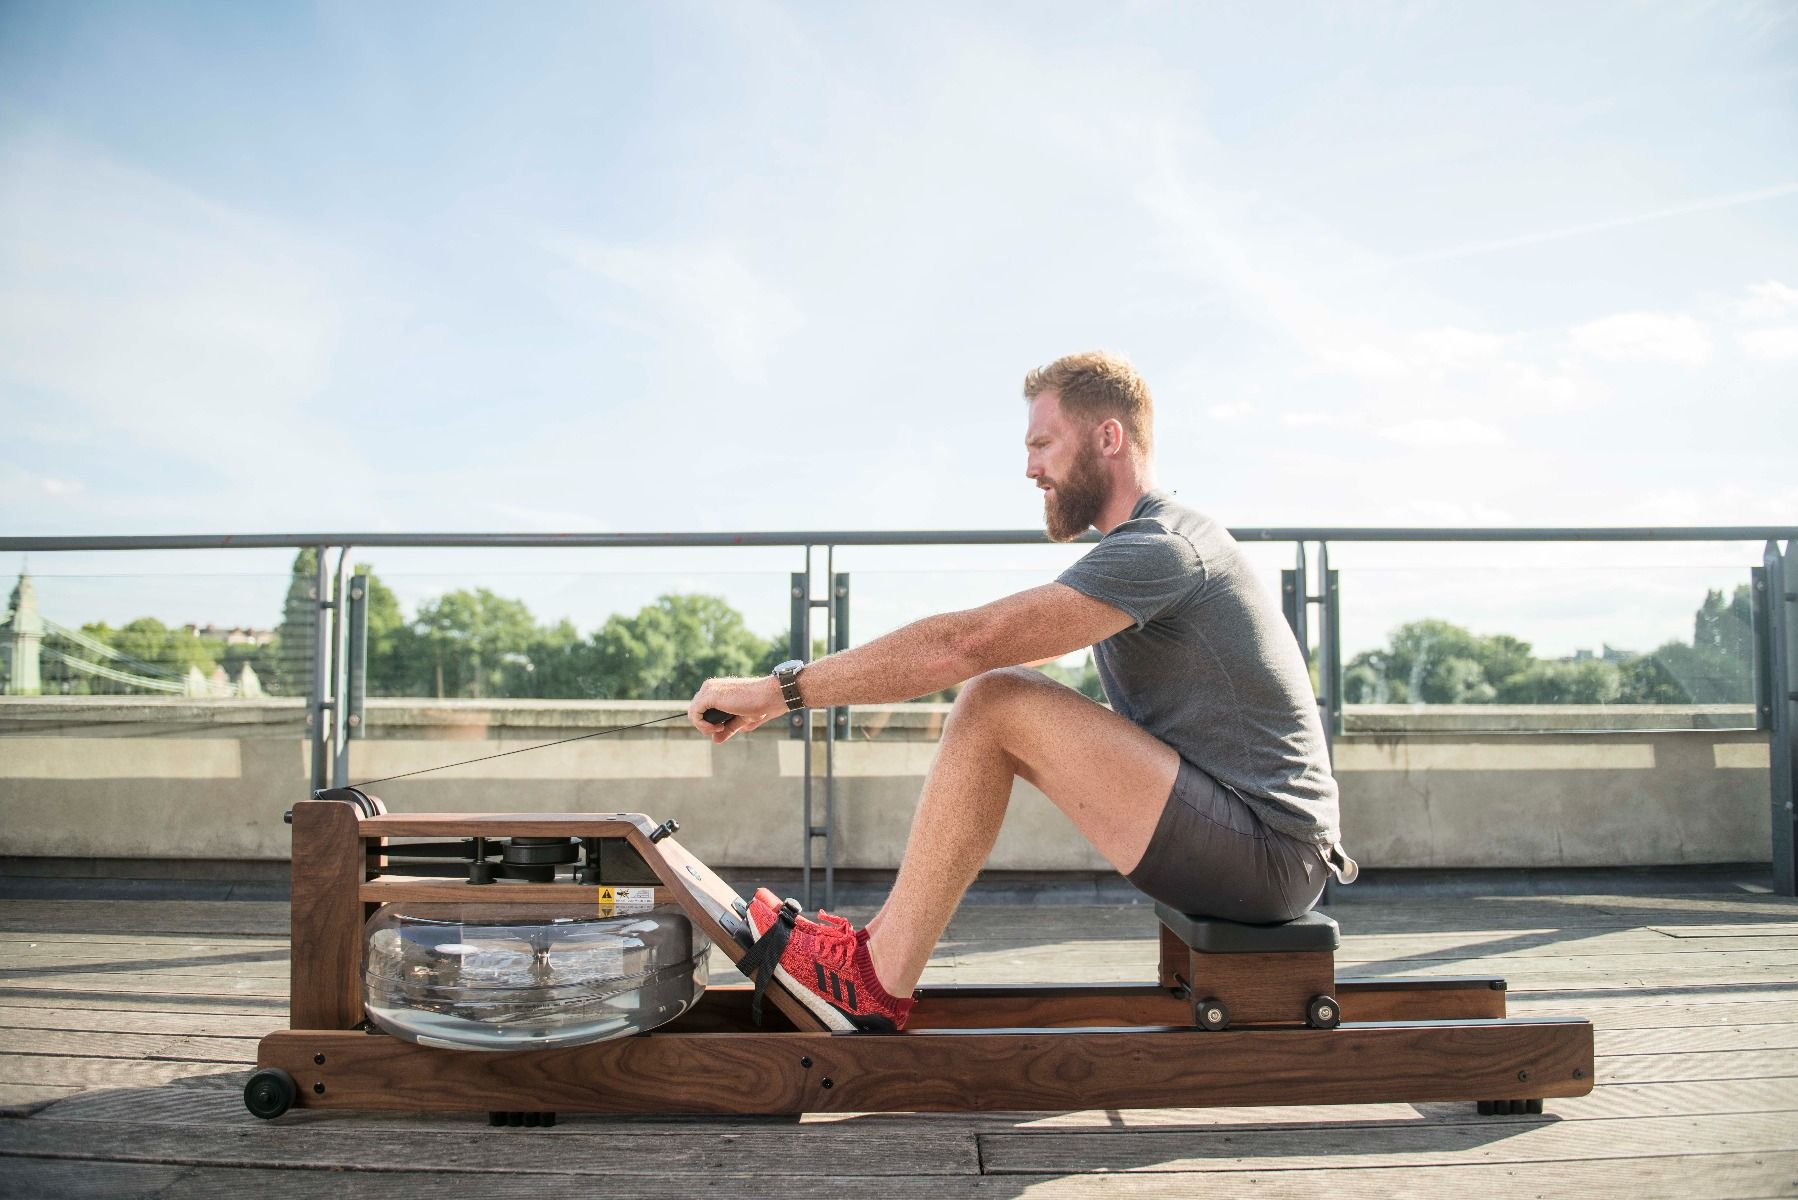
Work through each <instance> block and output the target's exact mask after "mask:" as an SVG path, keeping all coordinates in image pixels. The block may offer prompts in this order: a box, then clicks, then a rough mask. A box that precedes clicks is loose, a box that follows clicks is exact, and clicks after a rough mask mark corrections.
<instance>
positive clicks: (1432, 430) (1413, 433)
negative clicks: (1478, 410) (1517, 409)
mask: <svg viewBox="0 0 1798 1200" xmlns="http://www.w3.org/2000/svg"><path fill="white" fill-rule="evenodd" d="M1380 436H1381V437H1383V438H1386V439H1387V440H1389V441H1394V442H1398V443H1399V444H1400V445H1404V446H1409V447H1411V448H1412V449H1414V450H1447V449H1453V448H1457V447H1462V446H1502V445H1504V444H1505V435H1504V434H1503V432H1501V431H1500V430H1499V429H1497V428H1496V427H1494V426H1492V425H1488V424H1486V423H1485V422H1483V421H1476V420H1474V419H1473V418H1472V417H1424V418H1420V419H1418V420H1415V421H1402V422H1400V423H1399V424H1397V425H1388V426H1386V427H1385V428H1384V429H1382V430H1380Z"/></svg>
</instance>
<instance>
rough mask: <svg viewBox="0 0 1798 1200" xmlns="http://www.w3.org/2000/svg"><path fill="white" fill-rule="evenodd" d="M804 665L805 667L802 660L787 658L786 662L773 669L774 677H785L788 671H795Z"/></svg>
mask: <svg viewBox="0 0 1798 1200" xmlns="http://www.w3.org/2000/svg"><path fill="white" fill-rule="evenodd" d="M804 665H805V660H804V659H800V658H789V659H788V660H787V661H786V662H784V663H781V664H780V665H779V666H778V667H775V668H774V673H775V674H776V675H785V674H786V673H787V672H789V671H797V670H798V669H799V668H800V667H803V666H804Z"/></svg>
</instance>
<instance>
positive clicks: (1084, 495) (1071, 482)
mask: <svg viewBox="0 0 1798 1200" xmlns="http://www.w3.org/2000/svg"><path fill="white" fill-rule="evenodd" d="M1044 482H1045V483H1047V484H1048V485H1049V486H1050V487H1052V488H1054V489H1055V490H1054V492H1053V493H1048V492H1045V493H1044V494H1043V524H1044V525H1045V526H1047V527H1048V533H1049V540H1050V541H1052V542H1071V541H1073V540H1074V539H1075V538H1077V537H1079V536H1080V535H1081V534H1083V533H1085V532H1086V531H1087V530H1088V529H1090V528H1092V524H1093V522H1094V521H1096V520H1098V518H1099V510H1100V509H1102V508H1104V507H1105V496H1106V490H1107V489H1106V483H1107V480H1106V478H1105V472H1104V470H1103V469H1102V468H1101V467H1100V466H1099V451H1098V449H1097V448H1096V447H1094V446H1091V445H1088V446H1086V447H1085V448H1083V449H1082V450H1081V451H1080V456H1079V457H1078V458H1076V459H1075V460H1074V465H1073V466H1071V467H1069V468H1068V475H1067V478H1066V479H1062V480H1054V479H1049V480H1045V481H1044Z"/></svg>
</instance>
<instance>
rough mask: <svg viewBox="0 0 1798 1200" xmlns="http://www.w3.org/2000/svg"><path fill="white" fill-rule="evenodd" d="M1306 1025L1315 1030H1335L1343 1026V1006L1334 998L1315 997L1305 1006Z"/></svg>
mask: <svg viewBox="0 0 1798 1200" xmlns="http://www.w3.org/2000/svg"><path fill="white" fill-rule="evenodd" d="M1305 1024H1307V1025H1309V1026H1311V1028H1313V1029H1334V1028H1336V1027H1337V1026H1338V1025H1340V1024H1342V1005H1340V1004H1338V1003H1336V997H1334V996H1313V997H1311V1003H1309V1004H1307V1005H1305Z"/></svg>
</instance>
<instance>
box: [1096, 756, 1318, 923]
mask: <svg viewBox="0 0 1798 1200" xmlns="http://www.w3.org/2000/svg"><path fill="white" fill-rule="evenodd" d="M1328 852H1329V851H1328V848H1327V847H1324V846H1316V845H1312V844H1310V843H1307V842H1301V841H1300V840H1298V839H1297V838H1295V837H1289V836H1287V835H1286V834H1284V833H1280V832H1278V831H1276V830H1273V829H1269V828H1268V827H1267V826H1266V825H1264V824H1263V823H1262V822H1261V818H1259V817H1257V816H1256V815H1255V813H1254V811H1253V810H1252V809H1250V808H1249V806H1248V805H1247V804H1246V803H1244V802H1243V799H1242V797H1241V796H1238V795H1237V794H1236V793H1235V792H1234V791H1232V790H1231V789H1230V788H1228V787H1226V786H1224V785H1223V784H1221V783H1219V782H1218V781H1217V780H1215V779H1213V778H1212V777H1211V776H1209V775H1207V774H1206V773H1205V772H1204V771H1201V770H1200V769H1199V768H1197V767H1195V766H1193V765H1192V764H1191V763H1189V762H1187V761H1186V760H1185V759H1181V760H1180V772H1179V774H1178V775H1176V776H1175V777H1174V789H1173V791H1172V792H1171V793H1170V794H1169V796H1168V799H1167V807H1166V808H1164V809H1162V810H1161V821H1160V823H1159V824H1157V825H1156V827H1155V836H1153V837H1152V838H1150V839H1149V848H1148V849H1147V850H1145V851H1144V852H1143V856H1142V861H1141V862H1140V863H1138V864H1137V865H1136V869H1135V870H1134V871H1132V872H1130V874H1129V876H1128V878H1129V880H1130V882H1131V883H1132V884H1134V885H1136V888H1137V890H1138V891H1140V892H1142V893H1143V894H1144V895H1146V896H1148V897H1149V898H1151V899H1154V900H1159V901H1161V902H1162V903H1163V904H1167V905H1171V906H1172V907H1174V908H1177V909H1179V910H1180V911H1181V912H1185V913H1196V914H1200V915H1203V916H1208V917H1221V918H1223V919H1224V920H1226V921H1244V922H1247V923H1249V924H1255V925H1267V924H1273V923H1275V922H1279V921H1290V920H1292V919H1293V918H1294V917H1299V916H1303V915H1304V914H1305V913H1307V912H1309V911H1311V908H1312V907H1313V906H1314V905H1315V904H1316V903H1317V901H1318V899H1319V898H1320V897H1321V896H1322V895H1323V891H1324V880H1325V879H1326V878H1328V876H1329V873H1330V869H1329V866H1328V864H1327V862H1326V861H1325V857H1324V856H1325V855H1326V854H1327V853H1328Z"/></svg>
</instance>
